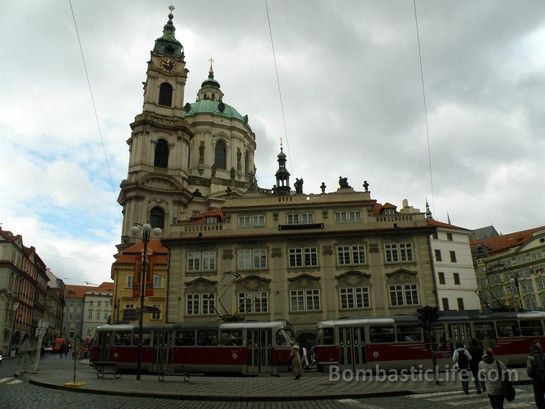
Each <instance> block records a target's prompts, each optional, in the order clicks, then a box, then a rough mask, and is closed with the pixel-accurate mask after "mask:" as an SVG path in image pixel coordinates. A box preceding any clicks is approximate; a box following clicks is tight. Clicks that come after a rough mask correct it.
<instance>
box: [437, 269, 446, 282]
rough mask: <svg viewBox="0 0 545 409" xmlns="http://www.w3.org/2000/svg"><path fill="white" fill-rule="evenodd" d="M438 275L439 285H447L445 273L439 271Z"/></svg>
mask: <svg viewBox="0 0 545 409" xmlns="http://www.w3.org/2000/svg"><path fill="white" fill-rule="evenodd" d="M437 275H438V276H439V284H446V281H445V273H443V272H441V271H439V272H438V273H437Z"/></svg>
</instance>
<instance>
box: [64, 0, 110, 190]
mask: <svg viewBox="0 0 545 409" xmlns="http://www.w3.org/2000/svg"><path fill="white" fill-rule="evenodd" d="M68 4H69V5H70V11H71V12H72V20H73V21H74V28H75V29H76V36H77V39H78V44H79V51H80V53H81V60H82V61H83V70H84V71H85V78H86V79H87V86H88V88H89V94H90V96H91V104H92V106H93V112H94V113H95V120H96V123H97V128H98V134H99V136H100V142H101V144H102V151H103V152H104V160H105V161H106V167H107V169H108V175H109V177H110V186H111V188H112V192H113V194H114V197H115V201H117V197H116V192H115V188H114V182H113V179H112V172H111V171H110V163H109V161H108V154H107V152H106V146H105V145H104V138H103V136H102V128H101V127H100V121H99V119H98V113H97V108H96V104H95V97H94V95H93V88H92V87H91V80H90V79H89V72H88V70H87V63H86V62H85V55H84V53H83V46H82V45H81V38H80V35H79V30H78V23H77V21H76V15H75V14H74V8H73V7H72V0H68Z"/></svg>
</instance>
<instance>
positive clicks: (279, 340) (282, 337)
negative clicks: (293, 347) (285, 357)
mask: <svg viewBox="0 0 545 409" xmlns="http://www.w3.org/2000/svg"><path fill="white" fill-rule="evenodd" d="M289 344H290V341H289V339H288V337H287V335H286V333H285V332H284V330H281V329H279V330H278V331H276V345H289Z"/></svg>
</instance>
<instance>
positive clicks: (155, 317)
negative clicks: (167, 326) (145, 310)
mask: <svg viewBox="0 0 545 409" xmlns="http://www.w3.org/2000/svg"><path fill="white" fill-rule="evenodd" d="M159 307H160V306H159V305H157V304H155V305H153V313H152V314H151V319H152V320H160V319H161V309H160V308H159Z"/></svg>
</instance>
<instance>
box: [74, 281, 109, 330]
mask: <svg viewBox="0 0 545 409" xmlns="http://www.w3.org/2000/svg"><path fill="white" fill-rule="evenodd" d="M106 287H107V288H106ZM112 287H113V283H102V285H101V286H100V287H97V288H94V289H92V290H89V291H87V292H86V293H85V297H84V298H83V323H82V327H81V336H82V338H83V339H89V338H92V337H93V336H94V335H95V331H96V329H97V327H98V326H100V325H104V324H107V323H108V321H109V319H110V317H111V315H112Z"/></svg>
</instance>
